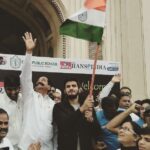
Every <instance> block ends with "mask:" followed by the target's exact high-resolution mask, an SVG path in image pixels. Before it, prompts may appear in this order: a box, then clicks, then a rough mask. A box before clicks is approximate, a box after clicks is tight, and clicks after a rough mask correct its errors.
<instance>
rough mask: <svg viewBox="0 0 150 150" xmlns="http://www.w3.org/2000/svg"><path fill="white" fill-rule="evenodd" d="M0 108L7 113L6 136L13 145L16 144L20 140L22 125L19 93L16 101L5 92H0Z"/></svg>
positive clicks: (21, 107)
mask: <svg viewBox="0 0 150 150" xmlns="http://www.w3.org/2000/svg"><path fill="white" fill-rule="evenodd" d="M0 108H3V109H4V110H5V111H7V113H8V115H9V130H8V134H7V137H8V138H9V140H10V141H11V143H12V144H13V145H17V144H18V142H19V140H20V134H21V126H22V111H23V101H22V97H21V94H19V96H18V100H17V102H15V101H13V100H11V99H10V98H9V97H8V96H7V94H6V92H5V91H4V92H3V93H1V94H0Z"/></svg>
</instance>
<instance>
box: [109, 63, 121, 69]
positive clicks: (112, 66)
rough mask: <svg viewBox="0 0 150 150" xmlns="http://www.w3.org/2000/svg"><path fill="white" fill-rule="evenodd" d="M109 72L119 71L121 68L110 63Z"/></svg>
mask: <svg viewBox="0 0 150 150" xmlns="http://www.w3.org/2000/svg"><path fill="white" fill-rule="evenodd" d="M107 70H108V71H119V66H118V65H117V64H114V63H110V64H109V65H108V67H107Z"/></svg>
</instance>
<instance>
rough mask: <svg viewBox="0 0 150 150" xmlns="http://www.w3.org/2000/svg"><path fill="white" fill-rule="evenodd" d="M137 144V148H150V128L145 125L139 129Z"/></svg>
mask: <svg viewBox="0 0 150 150" xmlns="http://www.w3.org/2000/svg"><path fill="white" fill-rule="evenodd" d="M138 146H139V150H150V128H148V127H146V128H142V129H141V131H140V140H139V142H138Z"/></svg>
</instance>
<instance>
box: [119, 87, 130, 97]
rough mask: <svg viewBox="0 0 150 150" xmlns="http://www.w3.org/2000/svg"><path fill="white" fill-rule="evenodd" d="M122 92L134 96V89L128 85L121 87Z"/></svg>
mask: <svg viewBox="0 0 150 150" xmlns="http://www.w3.org/2000/svg"><path fill="white" fill-rule="evenodd" d="M120 93H125V94H128V95H129V96H130V98H131V96H132V91H131V89H130V88H129V87H127V86H123V87H122V88H121V89H120Z"/></svg>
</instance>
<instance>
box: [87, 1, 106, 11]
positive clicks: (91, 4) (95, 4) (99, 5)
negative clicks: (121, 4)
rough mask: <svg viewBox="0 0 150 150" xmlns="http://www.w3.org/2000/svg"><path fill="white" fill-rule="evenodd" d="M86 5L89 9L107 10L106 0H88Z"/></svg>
mask: <svg viewBox="0 0 150 150" xmlns="http://www.w3.org/2000/svg"><path fill="white" fill-rule="evenodd" d="M84 5H85V7H87V8H88V9H93V8H94V9H97V10H101V11H105V10H106V0H86V1H85V3H84Z"/></svg>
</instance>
